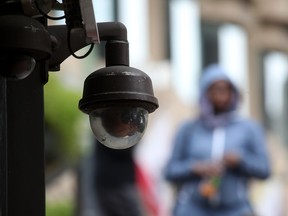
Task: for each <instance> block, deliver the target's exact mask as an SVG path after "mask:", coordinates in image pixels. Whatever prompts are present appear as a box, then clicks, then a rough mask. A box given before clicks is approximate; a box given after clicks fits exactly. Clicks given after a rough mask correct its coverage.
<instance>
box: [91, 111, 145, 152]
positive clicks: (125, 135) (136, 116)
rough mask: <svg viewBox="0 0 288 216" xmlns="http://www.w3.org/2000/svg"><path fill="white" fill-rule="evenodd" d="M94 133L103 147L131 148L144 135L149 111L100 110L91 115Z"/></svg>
mask: <svg viewBox="0 0 288 216" xmlns="http://www.w3.org/2000/svg"><path fill="white" fill-rule="evenodd" d="M89 118H90V124H91V128H92V131H93V133H94V134H95V136H96V138H97V140H98V141H100V142H101V143H102V144H103V145H105V146H107V147H109V148H113V149H125V148H129V147H131V146H133V145H135V144H136V143H138V142H139V140H140V139H141V138H142V136H143V135H144V132H145V129H146V126H147V123H148V111H147V110H145V109H144V108H140V107H131V106H117V107H116V106H113V107H107V108H99V109H96V110H94V111H93V112H92V113H90V115H89Z"/></svg>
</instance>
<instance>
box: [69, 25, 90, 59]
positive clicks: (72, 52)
mask: <svg viewBox="0 0 288 216" xmlns="http://www.w3.org/2000/svg"><path fill="white" fill-rule="evenodd" d="M71 30H72V29H68V32H67V43H68V49H69V51H70V54H71V55H72V56H73V57H74V58H77V59H83V58H86V57H87V56H88V55H90V53H91V52H92V50H93V47H94V44H93V43H92V44H91V45H90V48H89V50H88V51H87V53H85V54H84V55H82V56H78V55H76V54H75V52H74V51H73V50H72V47H71Z"/></svg>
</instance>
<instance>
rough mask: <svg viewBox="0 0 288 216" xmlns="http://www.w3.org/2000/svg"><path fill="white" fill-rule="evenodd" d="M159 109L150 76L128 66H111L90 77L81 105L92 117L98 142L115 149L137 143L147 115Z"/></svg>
mask: <svg viewBox="0 0 288 216" xmlns="http://www.w3.org/2000/svg"><path fill="white" fill-rule="evenodd" d="M157 108H158V100H157V98H155V97H154V93H153V88H152V82H151V79H150V77H149V76H148V75H147V74H145V73H144V72H142V71H140V70H138V69H136V68H132V67H128V66H109V67H106V68H102V69H100V70H98V71H95V72H94V73H92V74H90V75H89V76H88V77H87V78H86V80H85V83H84V91H83V98H82V99H81V100H80V102H79V109H80V110H82V111H83V112H84V113H87V114H88V115H89V119H90V125H91V128H92V131H93V133H94V135H95V136H96V139H97V140H98V141H99V142H101V143H102V144H103V145H105V146H107V147H109V148H113V149H125V148H129V147H131V146H133V145H135V144H136V143H138V142H139V141H140V139H141V138H142V137H143V135H144V133H145V130H146V127H147V124H148V114H149V113H151V112H154V110H155V109H157Z"/></svg>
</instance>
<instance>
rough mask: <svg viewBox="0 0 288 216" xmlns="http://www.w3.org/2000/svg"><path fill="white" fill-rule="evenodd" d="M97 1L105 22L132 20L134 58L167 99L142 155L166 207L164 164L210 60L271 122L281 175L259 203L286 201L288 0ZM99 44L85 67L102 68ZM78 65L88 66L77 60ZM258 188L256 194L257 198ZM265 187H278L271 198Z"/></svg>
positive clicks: (247, 109) (248, 106) (254, 111)
mask: <svg viewBox="0 0 288 216" xmlns="http://www.w3.org/2000/svg"><path fill="white" fill-rule="evenodd" d="M93 3H94V6H95V16H96V21H97V22H107V21H120V22H123V23H124V24H125V25H126V27H127V30H128V41H129V44H130V45H129V46H130V66H132V67H137V68H139V69H141V70H143V71H144V72H146V73H148V75H149V76H150V77H151V79H152V81H153V86H154V90H155V94H156V96H157V97H158V99H159V104H160V107H159V109H158V110H156V112H155V113H153V114H152V115H151V117H150V119H149V125H148V128H147V132H146V134H145V136H144V138H143V140H142V141H141V143H140V144H139V147H138V151H137V155H136V157H137V160H138V161H139V163H140V164H143V165H145V167H144V169H146V173H148V174H149V175H150V176H151V182H152V183H153V184H154V185H155V186H156V189H155V190H156V192H157V193H156V194H158V196H159V197H158V200H159V203H160V202H161V203H162V204H163V203H164V206H160V207H159V208H161V209H160V212H161V215H163V216H164V215H165V216H167V215H169V214H168V212H167V211H169V206H171V205H172V203H171V202H172V201H171V199H169V198H170V197H171V194H168V193H170V192H167V191H169V190H168V186H167V185H165V184H163V182H164V180H163V176H161V169H162V168H163V166H164V164H165V162H166V160H167V156H168V154H169V152H170V151H171V143H172V140H173V138H174V133H175V129H176V127H177V126H178V124H179V123H180V122H181V120H183V119H184V118H187V117H190V116H192V115H193V114H194V113H195V112H197V106H196V105H197V94H198V79H199V76H200V74H201V71H202V69H203V68H204V67H205V66H207V65H209V64H211V63H216V62H217V63H220V64H222V65H223V66H224V67H226V68H227V70H228V71H229V72H230V75H231V76H232V78H233V79H234V81H235V83H236V84H237V85H238V86H239V87H240V89H241V91H242V95H243V107H242V109H241V111H243V113H244V114H245V115H248V116H250V117H252V118H254V119H256V120H257V121H259V122H261V123H263V125H265V128H266V129H267V135H268V137H269V148H271V151H272V157H273V158H272V162H273V166H274V167H275V169H276V172H275V173H276V177H275V178H276V180H275V181H276V182H277V184H274V177H273V179H272V181H273V184H271V185H273V189H271V190H270V189H269V190H268V189H267V187H266V186H265V189H263V187H258V186H256V188H257V189H258V188H260V189H259V190H261V202H262V203H261V204H259V205H262V206H265V205H266V206H267V208H268V207H269V206H271V205H274V204H273V203H271V199H272V200H273V199H274V197H276V198H275V199H274V202H278V201H279V199H280V203H282V202H285V199H286V197H285V196H286V195H285V193H283V192H284V191H287V189H286V188H287V186H286V185H287V182H286V179H284V177H285V175H286V173H287V169H286V167H285V164H286V163H287V161H286V160H287V159H286V156H287V153H288V150H287V149H286V146H287V147H288V133H287V130H288V81H287V80H288V57H287V53H288V1H286V0H273V1H271V0H217V1H215V0H137V1H135V0H94V1H93ZM95 48H96V54H95V55H93V56H92V58H90V59H87V60H86V61H85V63H84V64H82V65H81V66H80V67H84V68H89V67H91V68H92V67H93V68H95V70H96V69H97V68H98V67H103V62H104V61H102V60H103V59H102V60H101V57H103V56H104V55H103V52H102V51H101V46H99V47H97V46H96V47H95ZM95 60H96V61H95ZM72 61H73V62H74V64H75V59H73V60H72V58H71V61H66V62H65V63H64V64H63V65H62V70H63V72H64V73H63V74H64V77H65V70H67V71H68V72H71V62H72ZM77 64H79V65H80V64H81V63H80V62H78V63H77ZM74 68H77V71H79V70H80V71H81V69H79V67H77V66H76V67H74V66H73V69H74ZM91 72H92V71H91ZM76 73H78V72H76ZM68 76H69V75H67V77H68ZM86 76H87V74H81V73H78V76H76V77H77V82H78V81H80V82H81V83H83V81H84V79H85V77H86ZM66 80H68V79H66ZM279 182H280V183H279ZM278 183H279V184H278ZM275 185H276V186H275ZM274 186H275V187H274ZM275 188H276V189H275ZM267 190H268V192H267ZM279 191H280V192H279ZM267 193H268V194H267ZM258 194H259V193H258V192H257V193H256V195H254V197H255V200H256V199H258V196H259V195H258ZM263 194H266V195H265V196H268V195H271V194H274V195H273V196H272V195H271V199H270V200H265V198H263V197H265V196H264V195H263ZM283 194H284V195H283ZM262 198H263V199H262ZM263 200H264V201H263ZM263 202H264V204H263ZM265 203H266V204H265ZM267 203H268V204H267ZM269 203H270V204H269ZM159 205H160V204H159ZM275 209H276V208H275V206H274V212H272V214H271V212H269V209H264V210H263V209H260V210H259V212H260V213H261V214H260V215H261V216H266V215H267V216H270V215H275V216H282V215H284V213H283V211H284V210H283V205H281V206H279V208H277V209H278V210H279V213H277V212H276V210H275ZM265 211H266V212H265ZM281 211H282V212H281ZM263 212H265V213H263ZM269 214H270V215H269Z"/></svg>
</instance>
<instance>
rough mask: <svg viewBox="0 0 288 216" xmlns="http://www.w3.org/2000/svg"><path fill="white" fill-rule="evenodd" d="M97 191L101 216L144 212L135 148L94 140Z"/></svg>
mask: <svg viewBox="0 0 288 216" xmlns="http://www.w3.org/2000/svg"><path fill="white" fill-rule="evenodd" d="M95 145H96V148H95V192H96V201H97V203H98V206H99V208H100V209H99V211H100V212H101V213H100V215H99V216H112V215H113V216H144V213H143V206H142V203H141V197H140V194H139V191H138V188H137V183H136V173H135V171H136V170H135V161H134V159H133V148H134V147H131V148H128V149H121V150H115V149H110V148H108V147H106V146H104V145H103V144H101V143H100V142H99V141H97V140H96V141H95Z"/></svg>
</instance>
